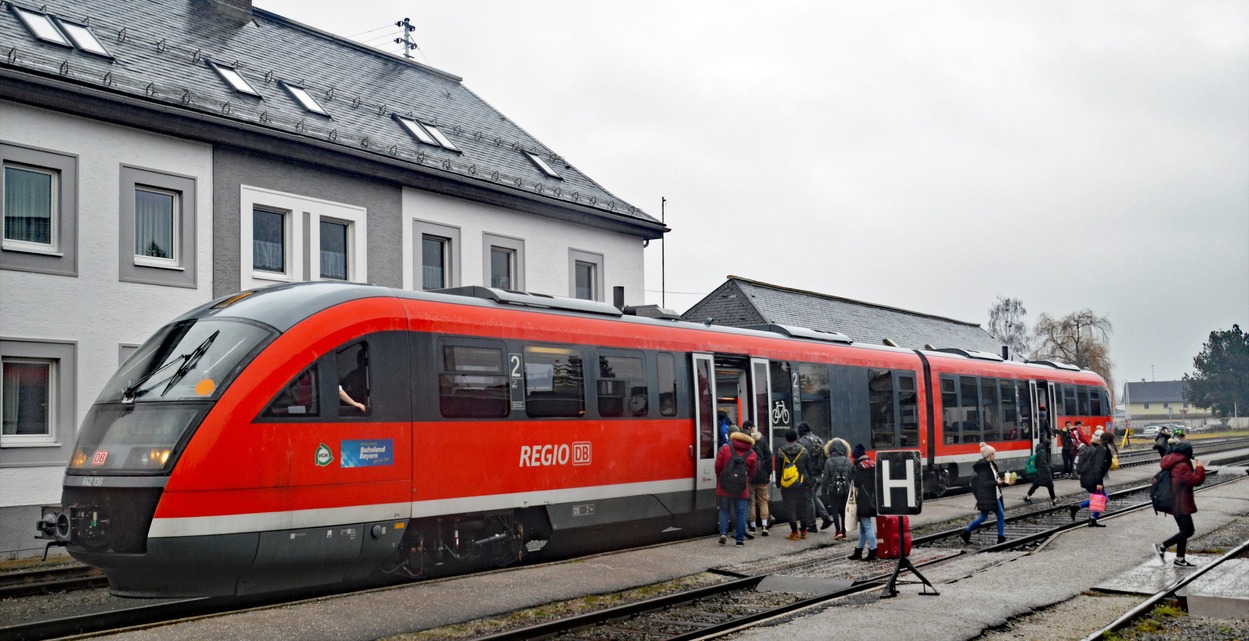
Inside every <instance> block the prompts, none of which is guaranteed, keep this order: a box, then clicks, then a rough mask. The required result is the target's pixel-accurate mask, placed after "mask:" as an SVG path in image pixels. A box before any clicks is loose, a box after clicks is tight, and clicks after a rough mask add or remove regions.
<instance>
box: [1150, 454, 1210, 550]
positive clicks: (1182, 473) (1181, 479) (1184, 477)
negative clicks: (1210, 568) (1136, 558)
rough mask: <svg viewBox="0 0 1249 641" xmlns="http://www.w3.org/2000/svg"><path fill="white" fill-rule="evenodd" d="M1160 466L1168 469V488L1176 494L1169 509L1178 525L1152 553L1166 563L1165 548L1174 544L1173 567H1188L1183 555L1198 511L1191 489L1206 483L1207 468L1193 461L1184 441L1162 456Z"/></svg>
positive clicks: (1194, 529) (1193, 529) (1194, 528)
mask: <svg viewBox="0 0 1249 641" xmlns="http://www.w3.org/2000/svg"><path fill="white" fill-rule="evenodd" d="M1159 465H1160V466H1161V467H1162V469H1164V470H1171V488H1172V492H1173V493H1174V494H1175V506H1174V507H1173V508H1172V510H1171V515H1172V516H1174V517H1175V524H1176V525H1177V526H1179V528H1180V531H1179V532H1177V533H1176V534H1175V536H1172V537H1171V538H1169V539H1167V540H1165V541H1163V542H1162V543H1155V544H1154V552H1156V553H1157V554H1158V558H1159V559H1160V560H1162V561H1163V562H1164V563H1165V562H1166V560H1167V548H1169V547H1171V546H1172V545H1174V546H1175V565H1178V566H1180V567H1182V568H1190V567H1193V564H1192V563H1189V562H1188V560H1186V559H1185V558H1184V552H1185V550H1186V548H1187V547H1188V537H1190V536H1192V535H1193V533H1194V532H1196V531H1197V528H1196V527H1194V526H1193V514H1194V513H1196V512H1197V501H1196V500H1195V499H1194V498H1193V488H1194V487H1197V486H1198V485H1201V484H1202V483H1204V482H1205V481H1206V468H1205V466H1204V465H1202V463H1201V461H1199V460H1197V459H1195V458H1193V445H1192V443H1184V442H1181V443H1179V444H1178V445H1176V446H1175V448H1173V449H1172V450H1171V452H1170V453H1169V454H1167V455H1166V456H1165V457H1163V459H1162V462H1161V463H1159Z"/></svg>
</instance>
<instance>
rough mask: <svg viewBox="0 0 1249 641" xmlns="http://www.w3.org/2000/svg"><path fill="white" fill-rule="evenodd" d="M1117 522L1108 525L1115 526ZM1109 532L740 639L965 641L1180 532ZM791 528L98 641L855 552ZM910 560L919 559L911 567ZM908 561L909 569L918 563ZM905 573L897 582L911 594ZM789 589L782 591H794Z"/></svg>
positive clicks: (1204, 499) (1123, 525)
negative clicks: (797, 535)
mask: <svg viewBox="0 0 1249 641" xmlns="http://www.w3.org/2000/svg"><path fill="white" fill-rule="evenodd" d="M1155 470H1156V466H1141V467H1137V468H1127V469H1122V470H1116V471H1114V472H1111V482H1112V483H1115V484H1122V483H1134V482H1147V481H1148V479H1149V478H1150V477H1151V476H1152V475H1153V473H1154V471H1155ZM1055 486H1056V489H1057V491H1058V493H1059V494H1060V496H1063V497H1066V499H1067V500H1068V501H1070V500H1079V499H1081V498H1084V492H1083V491H1082V490H1081V489H1080V488H1079V485H1078V484H1077V483H1076V482H1075V481H1071V480H1060V481H1056V482H1055ZM1026 491H1027V485H1017V486H1014V487H1010V488H1006V490H1005V495H1006V503H1007V507H1008V508H1011V507H1016V506H1019V505H1020V504H1022V497H1023V495H1024V493H1025V492H1026ZM1246 497H1249V483H1247V482H1245V481H1240V482H1238V483H1235V484H1232V485H1224V486H1222V487H1221V488H1219V489H1217V490H1215V491H1213V492H1207V493H1205V494H1203V495H1200V496H1199V498H1198V507H1199V509H1200V510H1201V512H1200V513H1199V514H1198V515H1197V518H1196V526H1197V531H1198V533H1199V534H1200V533H1204V532H1208V531H1210V530H1212V529H1214V528H1217V527H1219V526H1221V525H1222V524H1224V523H1226V522H1227V521H1229V520H1230V519H1232V518H1234V517H1235V516H1237V515H1241V514H1244V512H1245V509H1246V502H1245V498H1246ZM974 505H975V499H974V498H973V497H972V496H971V495H970V494H963V495H959V496H951V497H946V498H942V499H935V500H929V501H925V502H924V513H923V514H920V515H917V516H915V517H912V519H911V522H912V527H913V528H917V527H921V526H923V525H926V524H932V523H937V522H942V521H945V520H948V519H959V520H963V519H966V520H967V521H970V520H971V517H972V516H973V510H974ZM1111 514H1112V515H1113V513H1111ZM1104 522H1105V523H1106V524H1107V526H1108V527H1106V528H1098V529H1090V528H1077V529H1075V530H1072V531H1071V532H1069V533H1067V534H1065V535H1062V536H1059V537H1057V539H1055V540H1053V541H1052V542H1050V544H1049V545H1046V546H1044V547H1042V548H1041V549H1040V550H1039V551H1037V552H1035V553H1023V552H1010V553H1001V554H982V555H964V557H963V558H960V559H956V560H954V561H952V562H951V563H949V564H947V565H944V566H942V567H940V568H924V569H922V572H923V573H924V575H925V576H926V577H927V578H928V579H929V580H930V581H932V582H933V583H934V584H936V586H937V588H938V589H939V590H940V591H941V596H936V597H933V596H926V597H922V598H921V597H919V596H918V594H919V592H920V586H919V585H918V584H907V583H903V584H900V585H899V586H898V587H899V592H900V593H899V595H898V596H897V597H895V598H893V599H885V600H876V599H874V598H872V599H868V600H866V601H864V602H859V603H856V604H855V605H850V606H845V607H833V606H828V607H825V608H823V609H821V610H820V611H819V612H814V613H811V614H808V615H806V616H798V617H796V618H793V619H791V620H789V621H787V622H785V623H782V624H777V625H774V626H771V627H763V628H756V629H752V630H749V631H744V632H742V633H741V634H740V635H739V638H746V639H777V640H778V641H781V640H783V641H792V639H794V638H810V639H822V638H827V637H828V631H829V630H834V629H836V630H853V631H854V632H853V636H854V637H855V640H856V641H868V640H870V639H888V640H890V641H894V640H896V639H899V638H902V639H907V641H921V640H923V639H933V640H942V641H944V640H948V639H969V638H973V637H975V636H977V635H979V634H980V632H981V631H982V630H984V629H986V628H988V627H993V626H996V625H1001V624H1003V623H1005V622H1006V621H1007V620H1008V619H1010V618H1011V617H1013V616H1017V615H1020V614H1025V613H1028V612H1031V611H1032V610H1033V609H1034V608H1043V607H1046V606H1049V605H1052V604H1054V603H1059V602H1062V601H1064V600H1066V599H1069V598H1070V597H1071V596H1074V595H1076V594H1079V593H1081V592H1083V591H1085V590H1087V589H1088V588H1089V587H1090V586H1093V585H1097V584H1099V583H1102V582H1104V581H1107V580H1109V579H1111V578H1113V577H1115V576H1118V575H1119V574H1122V573H1124V572H1126V571H1128V570H1130V569H1132V568H1134V567H1136V566H1138V565H1141V564H1142V563H1145V562H1147V561H1148V560H1149V559H1150V558H1152V559H1153V560H1154V561H1155V562H1157V557H1156V556H1155V555H1154V554H1153V552H1152V550H1151V549H1150V546H1149V544H1148V543H1145V542H1146V541H1161V540H1163V539H1165V538H1167V537H1168V536H1170V535H1171V534H1172V533H1173V532H1174V529H1175V522H1174V521H1173V520H1171V519H1170V518H1162V517H1158V516H1155V515H1154V514H1153V513H1152V512H1146V513H1135V514H1132V515H1124V516H1123V517H1118V518H1115V517H1113V516H1108V517H1106V518H1105V519H1104ZM786 529H787V528H786V527H785V526H781V527H779V528H775V529H773V531H772V532H773V536H770V537H762V536H760V537H756V538H755V540H753V541H747V544H746V545H745V546H744V547H737V546H732V545H730V546H720V545H719V544H718V543H716V539H717V538H718V537H702V538H698V539H691V540H688V541H682V542H679V543H673V544H667V545H660V546H653V547H649V548H643V549H637V550H628V551H623V552H616V553H610V554H603V555H598V556H593V557H586V558H582V559H577V560H573V561H568V562H565V563H558V564H550V565H544V566H535V567H522V568H514V569H506V570H500V571H495V572H488V573H482V574H477V575H472V576H465V577H456V578H451V579H442V580H435V581H427V582H421V583H414V584H410V585H404V586H399V587H394V588H387V589H383V590H375V591H372V592H369V593H364V594H356V595H352V596H345V597H334V598H325V599H319V600H317V601H315V602H311V603H301V604H295V605H288V606H280V607H273V608H267V609H263V610H255V611H251V612H245V613H240V614H235V615H228V616H220V617H213V618H207V619H200V620H193V621H185V622H181V623H177V624H173V625H166V626H161V627H158V628H152V629H148V630H137V631H133V632H127V633H121V634H115V635H110V636H108V637H105V638H109V639H124V640H127V641H140V640H145V641H146V640H152V641H156V640H169V641H180V640H187V641H191V640H199V639H210V638H211V639H250V638H261V637H264V638H271V639H309V640H319V639H325V640H331V639H335V640H339V639H341V640H343V641H372V640H373V639H379V638H384V637H389V636H395V635H400V634H403V633H406V632H415V631H420V630H428V629H431V628H435V627H439V626H443V625H449V624H460V623H464V624H468V625H474V623H473V622H475V621H478V620H480V619H483V618H487V617H491V616H497V615H503V614H506V613H508V612H512V611H515V610H518V609H523V608H532V607H537V606H543V605H547V604H550V603H553V602H557V601H561V600H566V599H574V598H579V597H584V596H586V595H594V594H608V593H614V592H619V591H623V590H628V589H631V588H636V587H640V586H646V585H652V584H657V583H662V582H665V581H671V580H674V579H680V578H682V577H690V576H695V575H699V574H701V573H704V572H706V571H707V570H708V569H712V568H727V567H734V566H750V567H752V568H758V571H760V572H762V571H768V569H769V568H771V569H772V571H776V570H780V569H783V568H786V567H792V566H793V565H794V564H795V562H796V561H798V560H812V559H819V558H822V557H824V558H826V557H832V556H844V555H847V554H849V553H850V551H851V548H852V547H853V545H854V534H853V533H852V534H851V539H850V540H848V541H838V542H836V543H834V542H833V541H832V535H831V534H824V533H819V534H813V535H811V536H810V537H809V538H808V539H806V540H804V541H788V540H786V539H785V538H784V537H783V536H778V535H777V534H781V535H783V534H784V533H785V530H786ZM918 554H919V552H918V551H917V555H918ZM913 560H916V559H915V558H914V557H913ZM895 563H896V562H895V561H873V562H870V563H863V564H861V565H860V566H858V567H859V568H861V570H859V572H860V573H861V574H862V575H863V576H866V575H879V574H887V573H889V572H891V571H892V569H893V567H894V564H895ZM808 578H813V579H817V580H814V581H812V582H811V583H810V584H809V586H810V588H809V589H813V590H814V589H821V588H826V587H827V586H830V585H833V584H835V583H836V582H837V581H838V580H844V579H852V578H857V577H846V576H827V577H808ZM912 579H913V577H912V576H911V575H910V574H905V573H904V574H903V575H902V576H901V577H900V580H901V581H910V580H912ZM801 582H802V581H798V580H795V581H794V582H791V583H788V584H781V585H778V587H783V588H784V589H795V588H796V587H798V583H801Z"/></svg>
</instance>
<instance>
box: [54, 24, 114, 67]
mask: <svg viewBox="0 0 1249 641" xmlns="http://www.w3.org/2000/svg"><path fill="white" fill-rule="evenodd" d="M56 22H57V24H58V25H60V27H61V31H64V32H65V35H67V36H69V39H70V40H73V41H74V45H76V46H77V47H78V48H79V49H82V50H83V51H86V52H87V53H94V54H95V55H97V56H103V57H105V58H112V57H113V54H111V53H109V52H108V49H105V48H104V44H103V43H101V42H100V39H99V38H96V37H95V34H94V33H91V29H89V28H87V25H84V24H75V23H73V22H67V21H65V20H62V19H60V18H57V19H56Z"/></svg>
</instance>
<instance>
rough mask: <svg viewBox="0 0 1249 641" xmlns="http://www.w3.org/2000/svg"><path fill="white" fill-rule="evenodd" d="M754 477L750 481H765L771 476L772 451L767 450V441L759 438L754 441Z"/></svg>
mask: <svg viewBox="0 0 1249 641" xmlns="http://www.w3.org/2000/svg"><path fill="white" fill-rule="evenodd" d="M754 450H755V460H756V461H757V463H756V464H755V477H754V478H753V479H751V482H752V483H760V484H762V483H767V482H768V480H769V479H771V478H772V452H770V451H769V450H768V442H767V441H765V440H763V438H760V439H759V440H758V441H755V445H754Z"/></svg>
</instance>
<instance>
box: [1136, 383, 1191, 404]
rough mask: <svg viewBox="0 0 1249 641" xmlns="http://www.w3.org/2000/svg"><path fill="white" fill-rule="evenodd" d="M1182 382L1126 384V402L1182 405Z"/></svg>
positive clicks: (1184, 384) (1183, 384) (1183, 385)
mask: <svg viewBox="0 0 1249 641" xmlns="http://www.w3.org/2000/svg"><path fill="white" fill-rule="evenodd" d="M1186 385H1187V384H1186V383H1185V382H1184V381H1149V382H1146V381H1141V382H1139V383H1133V382H1131V381H1129V382H1128V383H1127V401H1128V402H1129V403H1182V402H1184V387H1185V386H1186Z"/></svg>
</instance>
